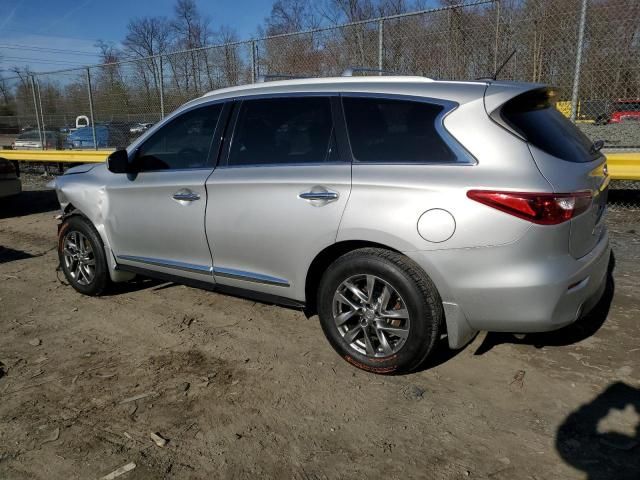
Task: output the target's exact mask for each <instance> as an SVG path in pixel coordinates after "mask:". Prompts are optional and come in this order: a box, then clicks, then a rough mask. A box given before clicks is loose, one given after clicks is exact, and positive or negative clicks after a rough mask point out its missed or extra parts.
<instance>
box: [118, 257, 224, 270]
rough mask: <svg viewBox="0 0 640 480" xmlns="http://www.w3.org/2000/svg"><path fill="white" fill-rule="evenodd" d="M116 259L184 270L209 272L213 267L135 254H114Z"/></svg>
mask: <svg viewBox="0 0 640 480" xmlns="http://www.w3.org/2000/svg"><path fill="white" fill-rule="evenodd" d="M116 259H117V260H125V261H129V262H138V263H144V264H147V265H155V266H156V267H165V268H172V269H175V270H183V271H185V272H192V273H202V274H211V272H212V271H213V268H211V267H207V266H205V265H196V264H193V263H185V262H177V261H175V260H166V259H162V258H151V257H138V256H135V255H116Z"/></svg>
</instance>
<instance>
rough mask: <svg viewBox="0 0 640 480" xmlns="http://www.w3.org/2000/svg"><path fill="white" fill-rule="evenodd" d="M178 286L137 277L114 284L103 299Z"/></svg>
mask: <svg viewBox="0 0 640 480" xmlns="http://www.w3.org/2000/svg"><path fill="white" fill-rule="evenodd" d="M175 286H178V284H177V283H170V282H169V283H168V282H167V281H166V280H156V279H155V278H149V277H143V276H141V275H137V276H136V277H135V278H134V279H132V280H128V281H126V282H121V283H112V284H111V285H110V286H109V288H108V289H106V291H105V292H104V293H102V296H103V297H111V296H117V295H122V294H125V293H133V292H139V291H140V290H147V289H151V290H153V291H157V290H164V289H166V288H171V287H175Z"/></svg>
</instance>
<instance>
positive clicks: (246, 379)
mask: <svg viewBox="0 0 640 480" xmlns="http://www.w3.org/2000/svg"><path fill="white" fill-rule="evenodd" d="M35 180H36V181H34V179H33V178H31V179H29V178H26V184H25V188H26V189H28V190H30V191H27V192H25V193H24V194H23V195H22V196H20V197H18V198H15V199H12V200H5V199H3V200H0V362H1V364H0V368H1V369H0V376H1V378H0V478H3V479H4V478H6V479H27V478H29V479H31V478H41V479H58V478H65V479H71V478H82V479H87V478H100V477H102V476H104V475H106V474H108V473H110V472H112V471H114V470H116V469H117V468H119V467H122V466H123V465H126V464H129V463H130V462H134V463H135V465H136V467H135V468H134V469H133V470H132V471H130V472H128V473H126V474H124V475H123V476H121V477H118V478H119V479H126V480H129V479H152V478H153V479H155V478H170V479H183V478H198V479H200V478H202V479H204V478H294V479H300V480H302V479H309V480H311V479H334V478H345V479H346V478H348V479H358V478H369V479H371V478H429V479H455V478H487V479H514V478H515V479H520V478H522V479H534V480H535V479H538V480H541V479H576V478H589V479H592V480H599V479H616V480H618V479H638V478H640V321H639V320H640V211H638V210H635V211H629V210H627V211H614V212H610V214H609V224H610V230H611V237H612V243H613V247H614V251H615V254H616V266H615V269H614V271H613V281H612V282H611V285H610V288H609V289H608V291H607V294H606V296H605V298H604V299H603V302H602V303H601V304H600V305H599V306H598V309H597V310H596V311H595V312H594V313H593V314H592V315H590V316H589V317H588V318H587V319H585V320H583V321H581V322H580V323H579V324H576V325H574V326H572V327H570V328H567V329H564V330H562V331H558V332H553V333H549V334H544V335H528V336H526V337H524V338H522V339H516V338H515V337H513V336H511V335H497V334H484V333H483V334H480V335H478V336H477V337H476V339H475V340H474V341H473V342H472V343H471V344H470V345H468V346H467V347H466V348H464V349H463V350H461V351H457V352H449V351H447V349H446V348H443V347H441V348H439V350H438V352H437V354H436V355H435V356H434V357H433V358H431V359H430V360H429V361H428V363H427V364H426V365H425V366H424V368H423V369H422V370H421V371H419V372H417V373H413V374H410V375H404V376H395V377H382V376H376V375H373V374H369V373H365V372H361V371H359V370H356V369H355V368H354V367H352V366H350V365H349V364H347V363H346V362H344V361H343V360H342V359H341V358H340V357H338V356H337V355H336V354H335V353H334V352H333V351H332V350H331V348H330V346H329V344H328V343H327V342H326V341H325V339H324V337H323V335H322V332H321V329H320V325H319V323H318V321H317V318H315V317H313V318H310V319H307V318H306V317H305V316H304V315H303V314H302V313H301V312H298V311H296V310H291V309H285V308H281V307H276V306H271V305H266V304H261V303H255V302H253V301H248V300H244V299H241V298H235V297H231V296H225V295H221V294H216V293H211V292H206V291H200V290H196V289H192V288H187V287H184V286H180V285H175V284H171V283H159V282H156V281H151V280H144V279H140V280H137V281H135V282H132V283H129V284H126V285H122V286H119V287H118V288H117V289H116V290H114V291H112V292H111V293H110V294H109V295H107V296H104V297H101V298H88V297H84V296H82V295H80V294H78V293H76V292H75V291H74V290H73V289H72V288H71V287H69V286H66V285H64V284H62V283H61V282H60V281H59V280H58V279H57V278H56V271H55V267H56V264H57V256H56V250H55V241H56V226H55V225H56V220H55V219H54V218H53V217H54V215H55V214H56V213H57V211H56V209H57V208H58V207H57V204H56V201H55V196H54V194H53V193H52V192H49V191H45V190H44V189H43V187H42V183H43V182H42V181H39V180H40V179H35ZM151 433H158V434H160V435H161V436H162V437H164V438H166V439H168V443H167V444H166V445H165V446H163V447H160V446H157V445H156V443H154V441H153V440H152V439H151V438H150V434H151Z"/></svg>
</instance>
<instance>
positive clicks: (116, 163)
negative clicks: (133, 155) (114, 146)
mask: <svg viewBox="0 0 640 480" xmlns="http://www.w3.org/2000/svg"><path fill="white" fill-rule="evenodd" d="M107 169H108V170H109V171H110V172H112V173H129V172H131V170H132V169H131V165H130V164H129V155H128V154H127V151H126V150H116V151H115V152H113V153H112V154H111V155H109V157H108V158H107Z"/></svg>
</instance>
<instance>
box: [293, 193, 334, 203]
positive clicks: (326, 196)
mask: <svg viewBox="0 0 640 480" xmlns="http://www.w3.org/2000/svg"><path fill="white" fill-rule="evenodd" d="M298 196H299V197H300V198H302V199H303V200H325V201H330V200H337V199H338V197H339V195H338V194H337V193H336V192H328V191H325V192H322V191H319V192H305V193H301V194H300V195H298Z"/></svg>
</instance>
